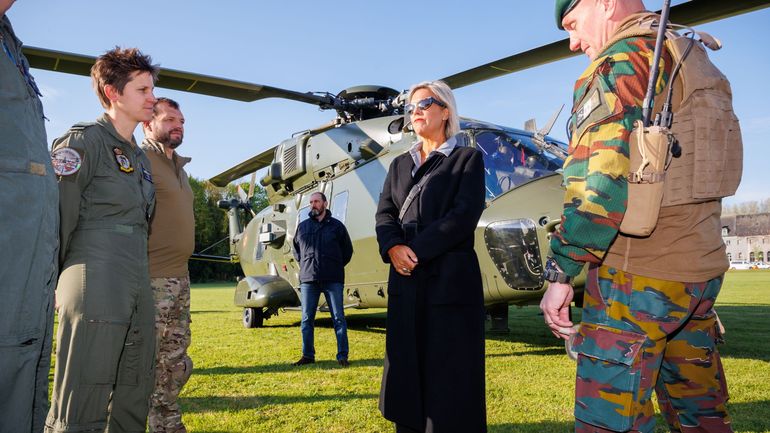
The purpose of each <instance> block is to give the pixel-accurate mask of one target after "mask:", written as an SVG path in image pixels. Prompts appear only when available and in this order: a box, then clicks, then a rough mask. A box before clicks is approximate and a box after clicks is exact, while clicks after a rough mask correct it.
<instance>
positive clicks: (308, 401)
mask: <svg viewBox="0 0 770 433" xmlns="http://www.w3.org/2000/svg"><path fill="white" fill-rule="evenodd" d="M233 287H234V284H232V285H231V284H228V285H226V286H222V285H201V286H195V287H194V288H193V293H192V310H193V315H192V317H193V330H192V331H193V343H192V347H191V349H190V352H191V356H192V358H193V360H194V362H195V370H194V374H193V376H192V378H191V380H190V382H189V383H188V384H187V386H186V387H185V389H184V391H183V393H182V407H183V410H184V420H185V423H186V424H187V426H188V429H189V430H190V431H191V432H210V433H214V432H303V433H304V432H356V433H363V432H390V431H393V430H392V427H391V425H390V424H389V423H388V422H386V421H385V420H384V419H383V418H382V417H381V416H380V413H379V411H378V409H377V396H378V393H379V387H380V375H381V373H382V357H383V351H384V342H385V341H384V339H385V335H384V331H385V330H384V325H385V312H384V311H383V310H374V311H372V310H363V311H356V310H348V311H347V314H348V325H349V328H350V331H349V338H350V347H351V353H350V356H351V361H352V365H351V367H350V368H347V369H343V368H340V367H338V366H337V364H336V362H334V354H335V349H336V344H335V340H334V332H333V329H332V327H331V321H330V320H329V318H328V314H320V315H319V319H318V320H317V328H316V351H317V354H316V359H317V361H318V362H317V363H316V364H315V365H311V366H305V367H294V366H292V365H291V363H292V362H293V361H296V360H297V359H298V358H299V356H300V347H301V340H300V332H299V319H300V314H299V312H295V311H290V312H285V313H282V314H280V315H279V316H278V317H273V318H271V319H270V320H269V321H267V322H266V325H267V326H266V327H264V328H261V329H250V330H247V329H244V328H243V327H242V326H241V323H240V319H241V310H240V309H238V308H236V307H234V306H233V305H232V294H233ZM718 312H719V315H720V317H721V318H722V321H723V323H724V325H725V327H726V328H727V334H726V339H727V344H725V345H723V346H721V347H720V351H721V352H722V354H723V355H724V365H725V369H726V372H727V380H728V383H729V386H730V394H731V400H730V401H731V404H730V409H731V414H732V416H733V425H734V428H735V431H736V432H765V431H770V386H768V384H769V383H770V344H769V343H768V336H769V335H770V322H769V321H768V320H770V271H731V272H729V273H728V274H727V277H726V282H725V285H724V287H723V289H722V294H721V295H720V298H719V306H718ZM510 316H511V322H510V324H511V328H512V332H511V334H510V335H507V336H502V337H501V336H490V337H488V338H487V416H488V422H489V430H490V432H533V433H534V432H537V433H542V432H567V431H571V428H572V427H571V426H572V421H571V419H572V397H573V396H572V393H573V390H574V384H573V381H574V374H575V371H574V368H575V367H574V365H575V364H574V362H571V361H570V360H569V359H568V358H567V357H566V355H564V349H563V346H562V345H561V344H560V343H559V342H558V341H556V339H554V338H553V337H552V336H551V335H550V333H548V332H547V331H546V328H545V326H544V325H543V323H542V317H541V316H538V309H537V308H535V307H527V308H522V309H517V308H512V309H511V313H510ZM660 422H661V423H662V421H660ZM658 430H659V431H660V432H664V431H666V429H665V428H664V426H663V425H662V424H659V429H658Z"/></svg>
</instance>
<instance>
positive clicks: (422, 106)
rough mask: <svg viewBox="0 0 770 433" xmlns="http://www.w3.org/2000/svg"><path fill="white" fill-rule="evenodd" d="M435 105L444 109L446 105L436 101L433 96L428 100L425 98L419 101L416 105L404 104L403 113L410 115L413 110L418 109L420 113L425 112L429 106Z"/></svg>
mask: <svg viewBox="0 0 770 433" xmlns="http://www.w3.org/2000/svg"><path fill="white" fill-rule="evenodd" d="M433 104H436V105H438V106H439V107H442V108H446V104H445V103H443V102H441V101H439V100H438V99H436V98H434V97H433V96H430V97H428V98H425V99H423V100H421V101H417V103H416V104H406V106H404V111H406V114H412V113H414V110H416V109H418V108H419V109H420V111H425V110H427V109H428V108H430V106H431V105H433Z"/></svg>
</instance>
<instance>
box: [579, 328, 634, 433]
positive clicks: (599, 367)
mask: <svg viewBox="0 0 770 433" xmlns="http://www.w3.org/2000/svg"><path fill="white" fill-rule="evenodd" d="M645 340H646V337H645V336H644V335H641V334H635V333H632V332H627V331H621V330H618V329H613V328H610V327H607V326H602V325H595V324H590V323H583V324H582V325H581V326H580V332H579V334H578V335H577V336H576V338H575V346H574V347H575V350H576V351H577V352H578V365H577V381H576V385H575V418H577V419H579V420H580V421H583V422H585V423H588V424H592V425H596V426H601V427H604V428H607V429H609V430H614V431H627V430H629V429H630V428H631V427H632V426H633V423H634V420H635V418H636V414H637V413H638V411H639V409H640V405H639V399H640V379H641V373H642V372H641V366H642V363H641V358H642V356H641V352H642V346H643V344H644V341H645Z"/></svg>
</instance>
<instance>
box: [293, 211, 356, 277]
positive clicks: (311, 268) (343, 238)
mask: <svg viewBox="0 0 770 433" xmlns="http://www.w3.org/2000/svg"><path fill="white" fill-rule="evenodd" d="M351 257H353V244H352V243H351V242H350V235H348V231H347V229H346V228H345V226H344V225H343V224H342V222H340V220H338V219H336V218H334V217H332V216H331V212H329V211H328V210H327V211H326V214H325V215H324V217H323V219H322V220H321V221H318V220H317V219H315V218H313V217H310V218H308V219H306V220H305V221H302V222H301V223H300V224H299V227H297V233H296V235H294V258H295V259H296V260H297V262H298V263H299V281H300V283H308V282H311V281H319V282H329V283H344V282H345V265H347V264H348V262H350V258H351Z"/></svg>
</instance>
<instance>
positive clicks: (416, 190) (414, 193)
mask: <svg viewBox="0 0 770 433" xmlns="http://www.w3.org/2000/svg"><path fill="white" fill-rule="evenodd" d="M436 158H438V160H437V161H435V162H433V164H431V166H430V167H428V170H427V171H426V172H425V174H424V175H422V178H421V179H420V181H419V182H417V183H416V184H415V185H413V186H412V189H410V190H409V194H408V195H407V196H406V200H404V204H403V205H401V211H400V212H399V213H398V222H399V223H401V222H403V220H404V215H406V211H407V210H409V206H411V205H412V202H414V200H415V199H417V197H419V196H420V193H421V192H422V187H423V186H425V184H426V183H427V182H428V178H429V177H430V175H431V173H433V171H434V170H435V169H436V168H437V167H438V166H439V165H441V163H442V162H443V161H444V159H446V157H445V156H443V155H442V156H436Z"/></svg>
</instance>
